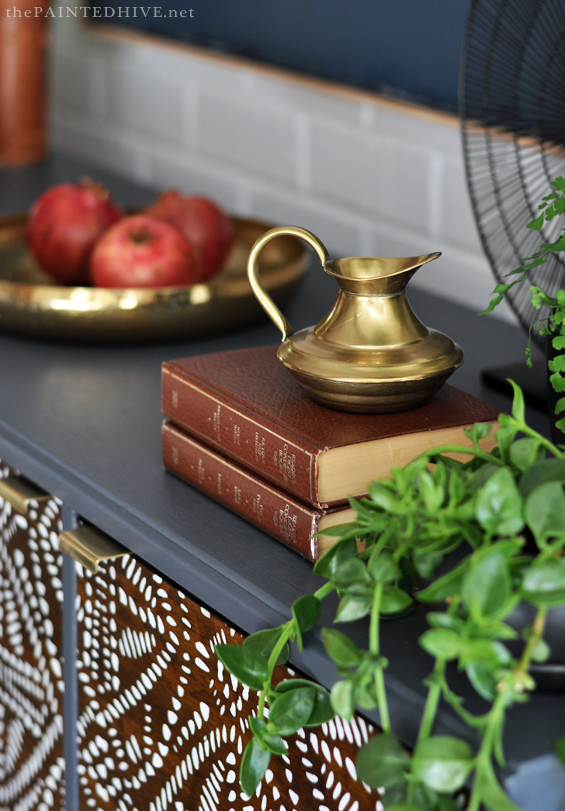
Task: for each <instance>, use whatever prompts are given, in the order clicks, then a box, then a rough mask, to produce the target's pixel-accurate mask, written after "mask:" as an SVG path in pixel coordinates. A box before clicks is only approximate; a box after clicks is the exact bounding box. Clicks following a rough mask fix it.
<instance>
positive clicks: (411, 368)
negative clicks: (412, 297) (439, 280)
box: [247, 226, 463, 413]
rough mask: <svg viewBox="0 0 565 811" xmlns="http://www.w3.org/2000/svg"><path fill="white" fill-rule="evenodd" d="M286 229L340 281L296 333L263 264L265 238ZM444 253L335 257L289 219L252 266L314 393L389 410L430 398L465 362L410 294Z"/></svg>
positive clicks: (289, 354)
mask: <svg viewBox="0 0 565 811" xmlns="http://www.w3.org/2000/svg"><path fill="white" fill-rule="evenodd" d="M283 234H289V235H291V236H295V237H299V238H300V239H303V240H304V241H305V242H307V243H308V244H309V245H311V246H312V248H314V250H315V251H316V253H317V254H318V256H319V258H320V262H321V263H322V267H323V269H324V270H325V272H326V273H328V274H329V275H330V276H334V277H335V278H336V279H337V282H338V284H339V286H340V291H339V293H338V297H337V299H336V301H335V304H334V305H333V307H332V309H331V311H330V312H329V313H328V314H327V315H326V316H325V318H323V319H322V320H321V321H320V323H319V324H317V325H316V326H315V327H309V328H308V329H303V330H300V331H299V332H297V333H293V331H292V328H291V326H290V324H289V323H288V322H287V320H286V318H285V317H284V315H283V314H282V313H281V312H280V310H279V309H278V308H277V306H276V305H275V304H274V302H273V301H272V300H271V299H270V298H269V296H268V295H267V293H266V292H265V289H264V288H263V286H262V285H261V282H260V280H259V273H258V267H257V260H258V257H259V254H260V253H261V251H262V249H263V248H264V247H265V245H266V244H267V243H268V242H270V241H271V240H272V239H275V237H278V236H281V235H283ZM438 256H441V254H440V253H430V254H427V255H426V256H411V257H408V258H405V259H390V258H379V257H351V258H348V259H334V260H331V261H330V260H329V258H328V253H327V250H326V248H325V247H324V245H323V244H322V243H321V242H320V240H319V239H318V238H317V237H316V236H315V235H314V234H312V233H311V232H310V231H306V230H305V229H304V228H298V227H296V226H284V227H281V228H272V229H271V230H270V231H267V232H266V233H265V234H263V235H262V236H261V237H260V238H259V239H258V240H257V242H256V243H255V244H254V246H253V248H252V250H251V253H250V254H249V261H248V265H247V274H248V277H249V282H250V284H251V287H252V289H253V292H254V293H255V296H256V297H257V299H258V301H259V303H260V304H261V306H262V307H263V309H264V310H265V312H266V313H267V314H268V315H269V316H270V318H271V320H272V321H273V322H274V324H275V325H276V326H277V327H278V328H279V329H280V331H281V332H282V339H283V343H282V344H281V346H280V347H279V350H278V353H277V354H278V357H279V360H281V361H282V363H283V364H284V365H285V366H286V368H287V369H288V370H289V371H290V372H291V374H292V375H293V376H294V377H295V378H296V380H297V382H298V383H299V384H300V385H301V386H302V388H303V389H304V390H305V391H306V392H308V394H309V395H310V396H311V397H312V398H313V399H314V400H316V401H317V402H318V403H321V404H322V405H325V406H329V407H330V408H336V409H338V410H340V411H356V412H363V413H388V412H392V411H407V410H408V409H411V408H416V407H417V406H420V405H422V404H423V403H425V402H426V400H427V399H428V398H429V397H431V396H432V394H434V393H435V392H436V391H438V389H440V388H441V386H442V385H443V384H444V383H445V381H446V380H447V378H448V377H449V376H450V375H451V374H452V373H453V372H454V371H455V369H457V367H458V366H460V365H461V363H462V362H463V352H462V350H461V348H460V347H459V346H457V344H455V343H453V341H452V340H451V339H450V338H448V337H447V335H443V334H442V333H441V332H437V331H436V330H433V329H428V328H427V327H425V326H424V325H423V324H422V322H421V321H420V320H419V318H417V316H416V315H415V313H414V311H413V310H412V308H411V306H410V304H409V302H408V299H407V297H406V285H407V284H408V281H409V280H410V278H411V277H412V276H413V275H414V273H415V272H416V271H417V270H418V268H419V267H421V266H422V265H425V264H426V263H427V262H431V261H432V260H433V259H437V257H438Z"/></svg>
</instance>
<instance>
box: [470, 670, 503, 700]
mask: <svg viewBox="0 0 565 811" xmlns="http://www.w3.org/2000/svg"><path fill="white" fill-rule="evenodd" d="M465 672H466V673H467V677H468V679H469V681H470V682H471V684H472V685H473V687H474V688H475V690H476V691H477V693H478V694H479V695H480V696H482V697H483V698H484V699H486V700H487V701H494V699H495V696H496V685H497V680H496V678H495V676H494V672H493V668H492V667H491V666H490V665H488V664H485V662H469V664H468V665H467V667H466V668H465Z"/></svg>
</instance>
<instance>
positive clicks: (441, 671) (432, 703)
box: [417, 659, 446, 743]
mask: <svg viewBox="0 0 565 811" xmlns="http://www.w3.org/2000/svg"><path fill="white" fill-rule="evenodd" d="M445 664H446V662H445V659H436V663H435V667H434V672H433V676H434V680H433V683H432V684H431V686H430V689H429V690H428V697H427V698H426V706H425V707H424V714H423V716H422V721H421V723H420V731H419V732H418V741H417V743H420V741H423V740H425V738H429V736H430V734H431V731H432V728H433V725H434V721H435V718H436V712H437V708H438V704H439V700H440V698H441V686H442V679H443V676H444V675H445Z"/></svg>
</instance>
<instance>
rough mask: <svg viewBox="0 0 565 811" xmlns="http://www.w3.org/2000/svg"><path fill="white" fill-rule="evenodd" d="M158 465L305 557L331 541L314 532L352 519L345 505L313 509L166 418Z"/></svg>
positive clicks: (313, 555)
mask: <svg viewBox="0 0 565 811" xmlns="http://www.w3.org/2000/svg"><path fill="white" fill-rule="evenodd" d="M163 465H164V466H165V469H166V470H168V471H169V472H170V473H174V474H175V475H176V476H179V477H180V478H181V479H183V480H184V481H186V482H188V483H189V484H191V485H193V486H194V487H196V488H197V489H198V490H200V491H201V492H202V493H205V494H206V495H207V496H211V497H212V498H213V499H215V500H216V501H219V502H220V504H223V505H224V506H225V507H227V508H228V509H230V510H232V512H235V513H237V515H240V516H241V517H242V518H245V519H246V520H247V521H249V522H250V523H252V524H255V526H257V527H260V528H261V529H262V530H264V531H265V532H268V533H269V535H272V536H273V538H276V539H277V540H278V541H282V542H283V543H285V544H286V545H287V546H290V547H291V548H292V549H294V551H295V552H298V553H299V554H300V555H302V557H304V558H307V560H311V561H316V560H317V559H318V557H319V555H321V554H322V553H323V552H325V550H326V549H329V547H330V546H331V545H332V543H334V542H335V540H336V538H333V537H331V536H324V535H322V536H316V537H312V536H314V535H315V533H317V532H323V531H324V529H327V528H328V527H331V526H335V525H337V524H344V523H346V522H348V521H353V520H354V519H355V511H354V510H352V509H351V508H350V507H345V508H344V507H337V508H334V509H329V510H316V509H314V508H313V507H311V506H309V505H307V504H302V503H301V502H300V501H298V499H296V498H292V496H289V495H288V493H285V492H283V491H282V490H279V489H277V488H276V487H273V485H271V484H269V483H268V482H266V481H264V480H262V479H260V478H259V476H254V475H253V474H252V473H250V472H249V471H247V470H246V469H245V468H242V467H240V466H239V465H237V464H235V463H234V462H232V461H230V460H229V459H225V458H224V457H223V456H221V454H219V453H216V452H215V451H213V450H211V449H210V448H208V447H207V446H206V445H204V444H203V443H202V442H198V441H197V440H196V439H193V438H192V437H191V436H189V435H188V434H186V433H184V431H181V430H179V429H178V428H175V426H174V425H171V424H170V423H168V422H165V423H163Z"/></svg>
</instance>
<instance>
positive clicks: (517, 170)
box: [459, 0, 565, 346]
mask: <svg viewBox="0 0 565 811" xmlns="http://www.w3.org/2000/svg"><path fill="white" fill-rule="evenodd" d="M459 103H460V119H461V132H462V138H463V154H464V159H465V172H466V177H467V185H468V189H469V194H470V198H471V204H472V207H473V212H474V216H475V220H476V224H477V228H478V231H479V236H480V239H481V242H482V245H483V249H484V251H485V253H486V256H487V258H488V260H489V262H490V265H491V268H492V271H493V273H494V276H495V278H496V279H497V280H498V281H499V282H500V281H503V282H508V281H511V280H512V278H510V279H508V278H506V275H507V274H508V273H509V272H510V271H512V270H514V269H515V268H517V267H519V266H520V265H521V264H522V263H523V260H524V258H525V257H528V256H531V255H532V254H533V253H535V252H536V251H539V249H540V245H541V244H542V243H547V242H552V241H554V240H555V239H557V237H558V235H559V234H560V233H561V231H562V230H563V227H564V226H565V220H563V218H556V219H554V220H553V221H551V222H549V223H544V225H543V227H542V229H541V231H533V230H532V229H528V228H526V225H527V223H529V222H530V221H531V220H532V219H534V218H535V217H537V216H538V214H539V213H540V212H539V209H538V206H539V204H540V202H541V198H542V197H544V196H545V195H547V194H549V193H550V192H551V191H552V188H551V186H550V181H551V180H553V179H554V178H555V177H557V176H559V175H564V174H565V0H535V1H534V0H472V2H471V6H470V9H469V14H468V18H467V26H466V30H465V35H464V42H463V51H462V61H461V71H460V87H459ZM564 278H565V264H564V262H563V259H562V257H561V256H560V255H556V254H553V255H552V256H551V257H550V258H549V260H548V262H547V263H546V264H545V265H542V266H541V267H539V268H536V269H534V270H533V271H531V272H530V276H529V282H530V283H529V284H528V283H525V284H521V285H516V286H515V287H513V288H512V289H511V290H509V291H508V293H507V296H506V297H507V300H508V302H509V304H510V306H511V308H512V310H513V311H514V313H515V314H516V316H517V318H518V319H519V321H520V323H521V324H522V326H523V327H524V329H526V330H529V328H530V326H531V325H532V324H533V323H534V322H535V321H536V320H538V319H540V318H544V317H545V316H547V314H548V311H547V310H545V311H544V310H542V311H538V310H536V309H535V308H534V307H533V305H532V303H531V292H530V285H538V286H540V287H542V288H543V289H544V290H545V291H546V292H547V293H549V294H550V295H554V294H555V292H556V290H558V289H559V288H561V287H563V281H564ZM485 305H486V302H485ZM532 338H533V340H534V341H535V342H536V343H537V344H539V345H540V346H544V345H545V340H546V339H545V338H544V337H542V336H540V335H539V332H537V331H532Z"/></svg>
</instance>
